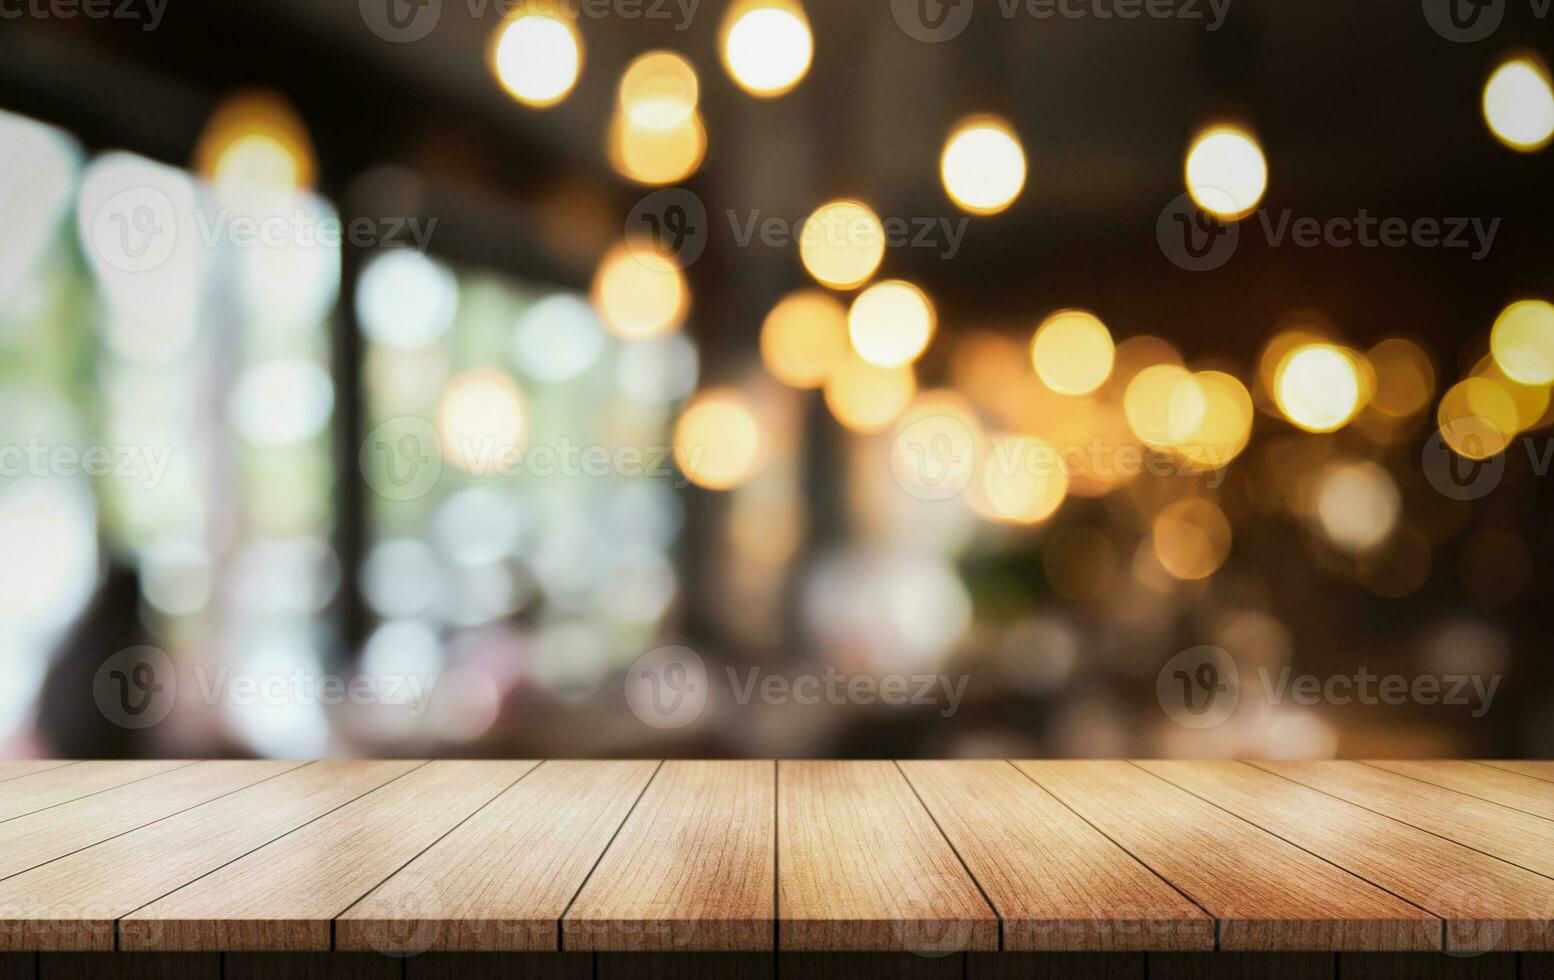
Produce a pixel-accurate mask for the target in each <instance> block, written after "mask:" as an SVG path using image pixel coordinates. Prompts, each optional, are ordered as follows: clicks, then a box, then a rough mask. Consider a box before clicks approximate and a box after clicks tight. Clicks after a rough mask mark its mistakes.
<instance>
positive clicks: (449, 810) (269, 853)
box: [119, 761, 536, 952]
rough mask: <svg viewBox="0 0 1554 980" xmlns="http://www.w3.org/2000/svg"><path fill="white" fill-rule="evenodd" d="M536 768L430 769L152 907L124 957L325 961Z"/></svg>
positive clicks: (447, 764) (130, 921)
mask: <svg viewBox="0 0 1554 980" xmlns="http://www.w3.org/2000/svg"><path fill="white" fill-rule="evenodd" d="M535 765H536V763H534V762H523V761H520V762H464V761H443V762H430V763H427V764H426V765H424V766H422V767H420V768H419V769H416V770H414V771H413V772H410V773H408V774H406V775H404V776H401V777H400V778H398V779H396V780H394V781H392V782H390V783H388V784H386V785H384V786H382V787H380V788H379V789H377V790H375V791H373V792H371V793H368V794H367V795H365V796H362V797H360V798H358V799H356V800H354V801H352V802H351V803H348V804H346V805H345V806H342V807H340V808H339V809H337V810H333V811H331V812H330V813H329V814H327V815H325V816H323V817H321V818H319V819H318V820H315V821H313V822H312V823H310V824H308V825H306V826H304V827H302V828H301V829H300V830H297V831H295V832H293V833H290V834H288V835H286V836H285V837H282V838H281V839H280V840H277V841H275V842H274V843H271V844H268V845H266V846H264V847H261V848H259V849H258V850H256V851H251V852H249V853H248V854H247V855H245V856H244V857H242V858H239V859H238V860H236V861H233V862H232V863H231V864H228V865H225V866H224V867H222V868H221V869H220V870H218V871H215V872H212V873H211V874H208V875H206V876H205V877H203V878H200V879H199V880H197V881H195V882H193V883H192V884H189V885H187V886H185V887H183V888H181V889H179V890H178V891H176V892H173V893H172V894H171V895H168V896H167V897H166V898H163V899H160V900H158V901H156V902H153V903H151V904H150V905H148V906H146V907H145V908H143V909H141V910H140V911H138V912H135V913H134V914H132V915H129V916H126V917H125V918H124V919H122V920H121V921H120V924H119V937H120V939H119V944H120V948H121V949H132V950H133V949H163V950H214V949H219V950H228V951H243V952H250V951H265V950H270V951H282V950H284V951H323V950H328V949H329V948H330V946H331V921H332V920H333V918H334V917H335V916H337V915H339V914H340V913H341V912H343V911H345V910H346V909H347V908H349V907H350V905H351V904H352V903H353V902H355V901H357V900H358V899H360V898H361V897H362V896H363V895H365V894H366V893H367V892H369V891H370V890H372V888H374V887H375V886H377V885H379V884H381V883H382V882H383V881H384V880H385V879H386V878H388V877H389V875H391V874H393V873H394V872H395V871H397V870H399V869H400V868H402V867H404V866H405V865H406V864H407V863H409V862H410V861H411V860H412V859H413V858H415V856H416V855H418V854H420V853H421V852H422V851H424V850H425V849H426V848H428V847H430V846H431V845H432V844H434V843H436V842H437V840H438V839H440V838H441V837H442V836H443V835H444V834H446V833H448V832H449V831H450V830H452V829H453V828H454V827H455V826H457V825H458V824H459V823H460V822H461V821H463V820H465V819H466V818H468V817H469V816H470V815H471V814H473V813H474V812H475V811H476V810H478V809H479V808H480V807H482V806H484V805H485V804H487V803H489V802H490V801H491V800H492V799H494V798H495V797H496V796H497V795H499V794H500V793H501V792H502V791H503V790H505V789H507V788H508V787H509V786H511V785H512V784H513V783H515V782H516V781H517V780H518V779H520V778H521V777H522V776H523V775H524V774H525V773H527V772H528V771H529V770H531V769H533V768H534V766H535Z"/></svg>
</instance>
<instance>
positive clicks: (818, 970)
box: [601, 953, 1080, 980]
mask: <svg viewBox="0 0 1554 980" xmlns="http://www.w3.org/2000/svg"><path fill="white" fill-rule="evenodd" d="M967 955H968V954H966V953H951V954H949V955H948V956H918V955H917V954H916V953H784V954H782V955H781V956H779V957H778V960H777V975H778V976H780V977H781V978H782V980H964V978H965V976H966V956H967ZM974 955H977V956H980V957H983V958H985V959H1000V958H1002V957H1001V956H1000V954H997V953H977V954H974ZM601 980H603V978H601ZM687 980H689V978H687ZM1022 980H1023V977H1022ZM1073 980H1080V978H1073Z"/></svg>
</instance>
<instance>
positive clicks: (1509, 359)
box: [1489, 299, 1554, 385]
mask: <svg viewBox="0 0 1554 980" xmlns="http://www.w3.org/2000/svg"><path fill="white" fill-rule="evenodd" d="M1489 351H1490V353H1491V354H1493V355H1494V358H1495V363H1496V364H1498V365H1500V370H1502V371H1504V372H1505V374H1506V377H1508V378H1510V379H1511V380H1512V381H1518V382H1521V383H1522V384H1524V385H1546V384H1551V383H1554V305H1550V304H1549V303H1548V302H1546V301H1545V300H1541V299H1524V300H1519V301H1517V302H1515V303H1512V304H1511V305H1510V306H1507V307H1506V308H1505V309H1504V310H1502V311H1501V312H1500V315H1499V316H1498V317H1496V318H1495V325H1494V327H1493V328H1492V329H1491V330H1490V332H1489Z"/></svg>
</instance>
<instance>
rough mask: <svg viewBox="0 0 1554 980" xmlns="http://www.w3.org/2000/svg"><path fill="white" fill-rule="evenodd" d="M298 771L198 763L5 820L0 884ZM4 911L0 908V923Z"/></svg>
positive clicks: (0, 828) (275, 764) (272, 764)
mask: <svg viewBox="0 0 1554 980" xmlns="http://www.w3.org/2000/svg"><path fill="white" fill-rule="evenodd" d="M300 765H302V763H300V762H279V761H267V762H200V763H197V764H195V765H192V766H185V767H183V768H181V769H174V770H172V771H171V772H165V773H162V774H161V775H159V776H152V777H151V778H149V779H142V780H140V781H139V782H134V783H130V784H128V785H125V786H119V787H117V788H116V789H111V790H108V791H106V792H103V793H98V794H96V795H94V796H88V797H85V798H84V799H79V800H75V801H73V802H70V803H66V804H63V805H61V806H57V807H52V808H50V809H48V810H46V811H42V812H38V813H30V814H28V815H27V816H25V817H18V818H17V819H15V820H8V821H6V822H5V823H3V824H0V879H3V878H7V877H9V876H11V875H14V874H18V873H20V872H22V871H26V870H27V869H28V868H33V867H37V866H38V865H40V864H43V863H44V862H46V861H52V860H54V859H56V858H58V857H61V856H63V855H66V854H69V853H71V852H72V851H79V850H81V849H82V848H84V847H90V846H91V845H93V844H96V843H98V842H100V841H105V840H107V839H109V838H110V837H116V836H118V835H119V834H122V833H126V832H128V831H131V830H134V829H135V828H137V827H143V826H145V825H146V824H149V823H153V822H154V821H157V820H161V819H163V818H164V817H168V816H171V815H172V814H174V813H177V812H179V811H180V810H187V809H188V808H190V807H193V806H199V805H200V804H201V803H206V802H209V801H210V800H214V799H216V798H217V797H220V796H224V795H225V794H227V793H231V792H234V791H236V790H240V789H242V788H243V787H245V786H250V785H252V784H254V783H258V782H262V781H264V780H266V779H270V778H272V777H275V776H279V775H280V774H281V773H283V772H286V771H288V770H290V769H295V768H297V767H298V766H300ZM72 768H74V767H72ZM8 911H9V910H7V909H4V908H0V918H4V917H5V916H6V914H7V912H8Z"/></svg>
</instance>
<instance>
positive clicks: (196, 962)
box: [38, 953, 221, 980]
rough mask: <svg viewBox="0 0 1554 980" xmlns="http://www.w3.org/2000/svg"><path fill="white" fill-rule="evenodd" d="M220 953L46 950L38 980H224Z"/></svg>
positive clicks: (39, 961) (40, 964) (39, 959)
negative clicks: (56, 951)
mask: <svg viewBox="0 0 1554 980" xmlns="http://www.w3.org/2000/svg"><path fill="white" fill-rule="evenodd" d="M220 977H221V956H220V955H219V954H217V953H195V954H190V953H135V954H133V955H129V954H125V953H44V954H43V955H42V956H40V957H38V980H220Z"/></svg>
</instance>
